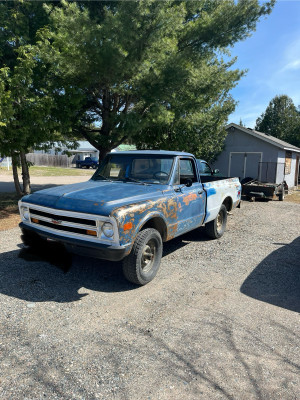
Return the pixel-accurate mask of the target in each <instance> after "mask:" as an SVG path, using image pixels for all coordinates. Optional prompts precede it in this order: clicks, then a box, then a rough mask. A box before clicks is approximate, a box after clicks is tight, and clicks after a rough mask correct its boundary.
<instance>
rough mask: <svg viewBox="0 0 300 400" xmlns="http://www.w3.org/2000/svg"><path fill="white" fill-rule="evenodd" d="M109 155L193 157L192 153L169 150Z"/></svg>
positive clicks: (122, 152)
mask: <svg viewBox="0 0 300 400" xmlns="http://www.w3.org/2000/svg"><path fill="white" fill-rule="evenodd" d="M109 154H118V155H120V154H144V155H146V154H149V155H158V156H193V154H191V153H185V152H183V151H168V150H129V151H115V152H112V153H109Z"/></svg>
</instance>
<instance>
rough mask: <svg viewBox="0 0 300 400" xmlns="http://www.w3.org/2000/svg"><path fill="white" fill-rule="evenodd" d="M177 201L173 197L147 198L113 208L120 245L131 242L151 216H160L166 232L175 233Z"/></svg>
mask: <svg viewBox="0 0 300 400" xmlns="http://www.w3.org/2000/svg"><path fill="white" fill-rule="evenodd" d="M177 212H178V207H177V201H176V199H175V198H174V197H171V196H170V197H169V196H166V197H163V198H161V199H159V200H154V201H152V200H147V201H144V202H142V203H136V204H132V205H128V206H124V207H120V208H118V209H115V210H114V211H113V212H112V214H111V216H113V217H114V218H115V219H116V221H117V224H118V229H119V239H120V245H121V244H122V245H128V244H131V246H132V244H133V243H134V241H135V238H136V236H137V234H138V232H139V231H140V230H141V228H142V227H143V226H144V225H145V224H146V223H147V222H148V221H149V220H150V219H152V218H156V217H159V218H161V219H162V220H163V221H164V223H165V225H166V231H167V232H166V234H167V236H168V237H169V236H170V234H169V233H170V231H171V232H172V234H173V235H175V233H176V232H175V231H176V229H175V227H176V228H177Z"/></svg>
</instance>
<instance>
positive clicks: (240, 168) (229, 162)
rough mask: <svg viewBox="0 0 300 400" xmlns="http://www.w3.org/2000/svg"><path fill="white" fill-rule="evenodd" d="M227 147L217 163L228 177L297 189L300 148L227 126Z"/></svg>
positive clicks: (263, 134)
mask: <svg viewBox="0 0 300 400" xmlns="http://www.w3.org/2000/svg"><path fill="white" fill-rule="evenodd" d="M226 130H227V132H228V135H227V137H226V139H225V148H224V150H223V151H222V153H221V154H220V155H219V156H218V158H217V159H216V161H215V162H214V163H213V168H218V169H219V170H220V173H221V174H222V175H225V176H237V177H239V178H240V179H243V178H246V177H251V178H253V179H259V180H260V181H263V182H272V183H280V182H282V181H286V183H287V184H288V186H289V188H291V187H294V186H297V184H298V178H299V165H300V161H299V159H300V148H299V147H296V146H293V145H291V144H289V143H287V142H284V141H283V140H280V139H277V138H276V137H274V136H271V135H267V134H265V133H262V132H258V131H255V130H254V129H250V128H245V127H243V126H240V125H236V124H233V123H231V124H229V125H227V126H226Z"/></svg>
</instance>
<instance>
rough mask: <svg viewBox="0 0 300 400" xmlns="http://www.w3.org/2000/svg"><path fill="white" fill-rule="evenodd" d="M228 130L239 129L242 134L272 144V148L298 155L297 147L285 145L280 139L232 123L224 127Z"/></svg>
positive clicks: (299, 151)
mask: <svg viewBox="0 0 300 400" xmlns="http://www.w3.org/2000/svg"><path fill="white" fill-rule="evenodd" d="M230 128H235V129H239V130H240V131H242V132H245V133H248V134H249V135H251V136H254V137H256V138H258V139H261V140H263V141H265V142H268V143H270V144H272V145H273V146H276V147H279V148H280V149H283V150H291V151H295V152H296V153H300V148H299V147H297V146H294V145H292V144H290V143H287V142H285V141H283V140H281V139H278V138H276V137H275V136H272V135H268V134H266V133H263V132H259V131H256V130H254V129H250V128H245V127H244V126H240V125H237V124H234V123H230V124H228V125H227V126H226V129H227V130H229V129H230Z"/></svg>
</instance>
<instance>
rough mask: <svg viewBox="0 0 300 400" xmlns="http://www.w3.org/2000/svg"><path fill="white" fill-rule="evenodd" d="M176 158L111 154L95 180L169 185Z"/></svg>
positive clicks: (101, 166)
mask: <svg viewBox="0 0 300 400" xmlns="http://www.w3.org/2000/svg"><path fill="white" fill-rule="evenodd" d="M173 161H174V157H172V156H161V155H147V154H145V155H144V154H109V155H108V156H107V157H106V158H105V159H104V161H103V163H102V164H101V165H100V167H99V168H98V169H97V171H96V172H95V174H94V175H93V177H92V179H93V180H109V181H122V182H136V183H143V184H147V183H148V184H149V183H150V184H151V183H154V184H167V183H168V182H169V179H170V174H171V170H172V165H173Z"/></svg>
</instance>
